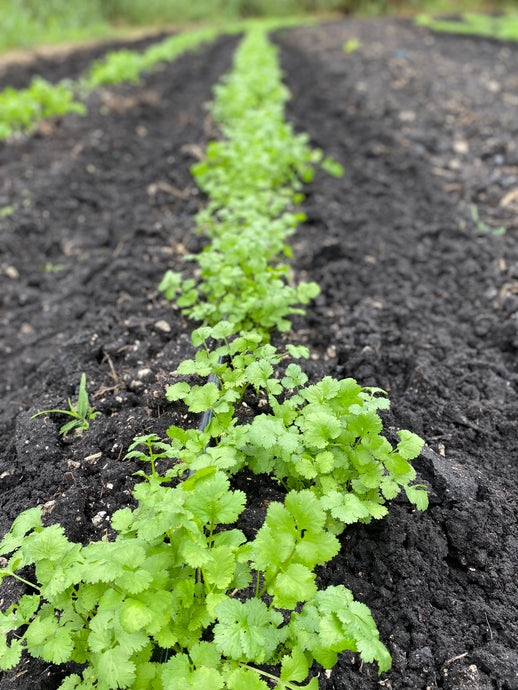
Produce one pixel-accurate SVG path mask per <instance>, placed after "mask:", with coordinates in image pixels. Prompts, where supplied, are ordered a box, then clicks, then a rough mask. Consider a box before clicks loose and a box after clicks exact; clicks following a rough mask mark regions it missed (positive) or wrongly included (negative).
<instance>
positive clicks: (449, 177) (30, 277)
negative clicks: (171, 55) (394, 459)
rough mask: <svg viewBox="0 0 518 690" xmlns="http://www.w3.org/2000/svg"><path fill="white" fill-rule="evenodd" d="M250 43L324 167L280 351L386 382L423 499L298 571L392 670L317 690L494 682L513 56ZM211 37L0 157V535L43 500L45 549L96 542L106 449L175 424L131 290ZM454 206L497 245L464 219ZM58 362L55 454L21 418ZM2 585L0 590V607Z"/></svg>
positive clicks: (512, 257)
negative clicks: (67, 408)
mask: <svg viewBox="0 0 518 690" xmlns="http://www.w3.org/2000/svg"><path fill="white" fill-rule="evenodd" d="M353 37H354V38H358V39H359V40H360V41H361V48H360V50H358V51H356V52H354V53H351V54H345V53H344V52H343V50H342V45H343V43H344V41H346V40H347V39H349V38H353ZM276 40H277V41H278V42H279V44H280V45H281V47H282V51H281V59H282V62H283V66H284V69H285V71H286V80H287V84H288V86H289V88H290V89H291V91H292V93H293V100H292V102H291V103H290V106H289V111H288V115H289V118H290V119H291V120H292V121H293V122H294V123H295V126H296V128H297V129H298V130H300V131H306V132H308V133H309V134H310V136H311V138H312V140H313V142H314V143H315V144H316V145H317V146H319V147H321V148H322V149H323V150H324V151H325V152H326V153H329V154H332V155H334V156H335V157H336V158H337V159H338V160H339V161H341V162H342V163H343V164H344V166H345V169H346V172H345V176H344V178H343V179H340V180H336V179H333V178H329V177H328V176H327V175H325V174H324V173H319V174H318V175H317V176H316V179H315V181H314V182H313V183H312V184H311V185H310V186H309V187H308V190H307V191H308V196H307V200H306V202H305V209H304V210H305V212H306V214H307V216H308V220H307V222H306V223H305V224H304V225H303V226H301V228H300V230H299V231H298V233H297V235H296V237H295V238H294V240H293V246H294V249H295V259H294V261H293V267H294V271H295V275H296V276H297V278H298V279H312V280H316V281H318V282H319V283H320V285H321V287H322V294H321V295H320V296H319V297H318V298H317V300H316V303H315V304H314V305H313V306H311V308H309V309H308V313H307V316H306V317H304V318H297V320H296V322H295V328H294V331H293V332H292V333H291V334H290V335H289V339H290V340H291V341H304V342H306V343H307V344H308V345H309V346H310V348H311V351H312V359H311V360H310V361H309V362H308V363H307V366H308V369H309V371H310V373H311V374H312V376H314V377H318V378H320V377H321V376H323V375H326V374H329V375H333V376H339V377H346V376H353V377H355V378H357V379H358V380H359V381H360V383H362V384H364V385H376V386H380V387H382V388H384V389H385V390H387V391H388V392H389V396H390V399H391V402H392V411H391V413H390V414H388V415H387V416H386V424H387V428H388V432H389V433H393V431H394V429H397V428H408V429H410V430H412V431H414V432H417V433H419V434H420V435H421V436H423V437H424V438H425V440H426V444H427V445H426V448H425V450H424V452H423V454H422V456H421V458H420V459H418V460H417V461H415V466H416V469H417V470H418V473H419V476H420V478H421V480H423V481H425V482H426V483H427V484H428V486H429V487H430V499H431V500H430V503H431V505H430V508H429V509H428V511H426V512H425V513H418V512H416V511H414V510H413V509H412V507H411V506H410V505H409V504H408V503H407V501H406V500H405V499H403V498H401V499H400V500H396V501H394V502H393V503H392V505H391V510H390V512H389V515H388V516H387V518H385V519H384V520H382V521H377V522H375V523H373V524H371V525H369V526H355V527H352V528H350V529H348V530H347V531H346V532H345V533H344V536H343V537H342V541H343V550H342V552H341V553H340V555H339V556H338V557H337V558H336V559H335V560H334V561H333V562H331V563H330V564H328V565H327V567H325V568H322V570H321V572H320V573H319V584H320V586H327V585H329V584H339V583H343V584H345V585H346V586H347V587H349V588H350V589H351V590H352V591H353V593H354V595H355V597H356V598H357V599H359V600H360V601H363V602H365V603H366V604H367V605H368V606H369V607H370V608H371V610H372V613H373V615H374V618H375V620H376V622H377V624H378V627H379V629H380V633H381V637H382V640H383V641H384V643H385V644H386V645H387V646H388V648H389V650H390V651H391V654H392V657H393V668H392V670H391V671H390V672H388V673H384V674H382V676H381V677H378V676H377V673H376V669H375V667H374V666H371V665H361V664H360V663H359V661H358V659H357V658H356V656H355V655H352V654H346V655H344V656H343V657H342V659H341V660H340V661H339V663H338V664H337V666H336V667H335V668H334V669H333V670H332V672H326V671H324V670H322V669H316V672H318V673H319V678H320V687H321V688H322V690H331V689H334V690H342V689H345V688H347V689H351V690H371V689H374V688H378V687H384V688H392V689H393V690H426V689H434V688H444V689H447V690H472V689H474V690H490V689H491V690H493V689H496V690H516V689H517V688H518V652H517V649H518V620H517V609H518V606H517V601H518V597H517V589H518V588H517V579H516V563H517V555H518V546H517V529H516V513H517V506H516V497H517V495H518V491H517V481H516V465H517V453H518V451H517V448H518V426H517V409H518V366H517V362H518V360H517V353H518V248H517V245H516V232H517V229H518V221H517V217H518V216H517V210H518V191H517V190H518V144H517V142H518V120H517V119H516V106H517V105H518V77H517V76H516V75H518V45H512V44H510V45H506V44H500V43H496V42H493V41H487V40H484V39H477V38H472V39H471V38H462V39H459V38H457V37H452V36H446V35H432V34H430V33H429V32H428V31H426V30H424V29H419V28H416V27H413V26H411V25H410V24H409V23H406V22H402V21H393V20H376V21H346V22H343V23H334V24H328V25H323V26H320V27H317V28H304V29H298V30H290V31H285V32H282V33H280V34H279V35H278V36H277V39H276ZM234 47H235V41H234V40H233V39H221V40H219V41H217V42H216V43H215V44H214V45H212V46H210V47H208V48H206V49H205V50H204V51H203V52H200V53H198V54H195V55H188V56H184V57H183V58H181V59H180V60H178V61H177V62H176V63H174V64H172V65H169V66H167V67H165V68H164V69H163V71H161V72H157V73H156V74H154V75H152V76H150V77H149V78H148V79H146V81H145V83H143V84H142V86H141V87H139V88H137V87H131V88H130V87H118V88H116V89H111V90H110V91H103V92H102V93H99V94H96V95H94V96H92V97H91V102H90V114H89V116H88V117H86V118H80V117H75V116H72V117H67V118H65V119H64V120H62V121H53V122H51V123H45V124H44V125H43V126H42V127H40V130H39V132H38V133H36V134H35V135H33V136H31V137H29V138H24V139H20V140H16V141H14V142H11V143H9V144H2V145H0V165H1V166H2V186H1V188H0V209H2V208H5V207H6V206H13V207H14V212H13V213H12V214H11V215H5V216H4V217H2V218H1V219H0V223H1V226H0V227H1V234H0V241H1V243H2V254H1V260H0V261H1V275H2V287H1V295H2V297H1V299H2V316H1V323H2V334H3V340H2V344H1V352H2V359H3V367H2V370H3V377H2V396H1V399H2V403H1V405H2V407H1V409H0V423H1V428H0V432H1V434H2V439H1V440H2V445H1V447H2V455H1V461H0V534H2V533H3V532H5V531H6V530H7V529H8V528H9V526H10V524H11V522H12V520H13V519H14V518H15V517H16V515H17V514H18V513H19V512H20V511H22V510H24V509H26V508H29V507H31V506H34V505H43V506H44V508H45V511H46V514H47V520H48V521H49V522H57V521H59V522H60V523H62V524H63V525H64V526H65V527H66V530H67V533H68V535H69V536H70V537H71V538H73V539H76V540H81V541H83V542H85V541H88V540H90V539H99V538H100V537H101V536H102V534H103V533H104V532H105V531H106V527H107V526H108V524H109V522H108V521H109V516H110V515H111V513H112V512H113V511H114V510H115V509H117V508H119V507H121V506H124V505H132V498H131V493H130V492H131V487H132V486H133V484H134V478H133V477H132V476H131V475H132V472H134V471H135V470H136V469H137V465H136V464H135V463H134V462H129V461H124V460H123V456H124V453H125V451H126V449H127V447H128V445H129V444H130V442H131V440H132V438H133V437H134V436H135V435H137V434H141V433H144V432H151V431H153V432H156V433H158V434H163V433H164V432H165V429H166V428H167V427H168V426H169V425H170V424H171V423H179V424H182V425H185V424H189V423H191V422H192V423H195V420H189V419H184V418H183V416H182V413H181V410H179V408H178V407H177V406H176V405H174V404H171V403H168V402H167V401H166V399H165V395H164V389H165V386H166V385H167V384H168V383H170V382H172V381H173V380H174V377H175V374H174V372H175V369H176V366H177V364H178V363H179V362H180V361H181V360H182V359H184V358H186V357H187V356H190V354H191V351H192V348H191V345H190V341H189V332H190V330H191V329H192V325H191V324H190V323H188V322H186V321H185V320H184V319H183V317H182V316H181V315H180V314H179V312H178V310H177V309H175V307H174V306H172V305H171V304H170V303H166V302H165V301H164V300H163V299H162V297H161V296H160V295H159V294H158V292H157V290H156V285H157V284H158V282H159V280H160V278H161V276H162V274H163V272H164V271H165V270H166V269H167V268H170V267H172V268H176V269H178V268H179V267H180V265H181V260H182V256H183V255H184V254H185V253H187V252H192V251H197V250H198V249H199V248H200V240H199V239H198V238H196V237H195V236H194V235H193V234H192V227H193V215H194V213H195V212H196V210H197V209H198V208H199V207H200V205H201V204H202V203H203V199H202V198H201V197H200V196H199V195H198V192H197V190H196V187H195V184H194V182H193V180H192V178H191V177H190V175H189V165H190V164H191V163H192V162H194V160H196V157H197V156H199V155H200V153H201V151H202V150H203V147H204V146H205V144H206V142H207V140H208V138H210V137H211V136H215V132H214V131H213V128H212V124H211V121H210V118H209V117H207V113H206V111H205V110H204V107H203V104H204V102H205V101H207V100H209V98H210V96H211V86H212V85H213V84H214V83H215V82H216V81H217V79H218V78H219V77H220V76H221V74H222V73H223V72H224V71H225V70H226V69H227V68H228V67H229V65H230V61H231V55H232V51H233V49H234ZM12 79H13V82H14V81H15V80H16V73H15V71H13V76H12ZM513 192H516V194H514V195H513ZM471 204H475V205H476V206H477V207H478V211H479V215H480V218H481V220H482V221H483V222H484V223H486V224H487V225H488V226H491V227H498V226H505V227H506V228H507V232H506V234H504V235H501V236H495V235H493V234H492V233H491V232H489V231H487V230H482V229H480V228H478V227H477V226H476V224H475V222H474V221H473V219H472V216H471V211H470V205H471ZM81 372H85V373H86V376H87V382H88V391H89V393H90V399H91V402H92V404H93V405H94V407H95V409H97V410H99V411H100V412H101V413H102V414H101V415H100V416H98V417H97V418H96V419H95V420H94V421H93V422H92V425H91V428H90V430H89V431H88V432H87V433H85V434H83V435H82V436H81V437H80V438H76V439H74V438H70V440H66V439H65V440H63V439H62V438H61V437H60V436H59V435H58V432H59V427H60V425H61V424H62V423H63V422H64V421H65V420H64V419H62V418H59V417H57V416H55V415H52V416H42V417H38V418H36V419H31V415H33V414H35V413H36V412H38V411H40V410H44V409H48V408H53V407H62V406H64V405H66V398H67V396H71V397H72V398H75V396H76V395H77V389H78V384H79V379H80V375H81ZM243 481H245V480H243ZM249 485H253V486H254V487H256V488H257V490H258V496H257V497H255V498H261V497H264V495H265V494H266V495H268V496H270V495H271V494H272V492H274V491H275V487H272V485H271V483H269V482H267V481H266V480H264V481H263V480H257V479H256V480H255V481H254V482H253V483H252V482H250V483H249ZM253 500H254V497H251V501H252V502H253ZM259 524H260V523H259V521H258V523H257V526H259ZM18 594H19V590H18V587H17V586H16V585H13V584H12V583H4V584H3V586H2V587H1V588H0V604H2V602H3V604H2V606H4V605H5V606H6V605H8V604H9V603H10V602H11V601H12V600H13V598H14V597H15V596H17V595H18ZM63 673H64V672H63V670H62V669H58V670H56V669H53V668H49V667H48V665H46V664H40V663H39V662H35V661H25V662H24V663H23V664H22V665H21V666H20V668H19V669H18V670H17V671H12V672H4V673H3V675H0V689H1V690H14V689H15V688H16V689H19V690H25V689H26V688H34V687H37V688H47V689H49V690H50V689H55V688H57V686H58V685H59V682H60V679H61V678H62V677H63Z"/></svg>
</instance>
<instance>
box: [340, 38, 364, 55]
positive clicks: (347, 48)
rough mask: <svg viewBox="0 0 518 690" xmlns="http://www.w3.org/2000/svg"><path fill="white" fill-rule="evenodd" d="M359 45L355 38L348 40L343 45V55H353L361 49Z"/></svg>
mask: <svg viewBox="0 0 518 690" xmlns="http://www.w3.org/2000/svg"><path fill="white" fill-rule="evenodd" d="M361 45H362V44H361V43H360V41H359V40H358V39H357V38H350V39H349V40H348V41H346V42H345V43H344V46H343V48H344V53H354V51H355V50H359V49H360V48H361Z"/></svg>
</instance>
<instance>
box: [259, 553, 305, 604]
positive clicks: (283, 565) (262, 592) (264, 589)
mask: <svg viewBox="0 0 518 690" xmlns="http://www.w3.org/2000/svg"><path fill="white" fill-rule="evenodd" d="M296 549H297V544H295V546H294V547H293V549H292V550H291V553H290V555H289V556H288V558H287V559H286V560H285V561H284V562H283V563H281V565H280V566H279V567H278V568H277V570H276V571H275V572H274V574H273V575H272V576H271V577H270V579H269V580H266V582H265V583H264V587H263V588H262V590H261V591H260V593H259V597H258V598H259V599H260V598H261V597H262V596H263V594H264V593H265V592H266V591H267V590H268V587H269V586H270V585H271V584H272V582H274V581H275V579H276V577H277V576H278V575H279V573H280V572H282V571H283V570H284V568H285V567H286V566H287V565H288V564H289V562H290V561H291V559H292V558H293V556H294V555H295V551H296Z"/></svg>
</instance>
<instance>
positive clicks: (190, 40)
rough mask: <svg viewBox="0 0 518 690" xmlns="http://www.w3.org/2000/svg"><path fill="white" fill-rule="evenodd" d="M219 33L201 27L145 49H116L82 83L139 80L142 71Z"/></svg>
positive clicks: (90, 71)
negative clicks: (139, 50) (141, 50)
mask: <svg viewBox="0 0 518 690" xmlns="http://www.w3.org/2000/svg"><path fill="white" fill-rule="evenodd" d="M217 35H218V30H217V29H199V30H197V31H189V32H185V33H180V34H177V35H175V36H170V37H169V38H166V39H165V40H164V41H160V42H159V43H155V44H154V45H152V46H150V47H149V48H148V49H147V50H145V51H143V52H138V51H135V50H113V51H111V52H109V53H108V54H107V55H105V56H104V57H103V58H102V59H100V60H96V61H95V62H94V63H93V64H92V66H91V67H90V70H89V71H88V74H87V76H86V78H85V80H84V81H83V86H85V87H86V88H90V89H94V88H96V87H98V86H102V85H106V84H119V83H120V82H123V81H128V82H134V83H136V82H138V81H139V79H140V76H141V74H142V73H143V72H150V71H151V70H152V69H154V68H155V67H156V65H157V63H159V62H171V61H173V60H174V59H175V58H177V57H178V55H181V54H182V53H184V52H186V51H187V50H193V49H195V48H197V47H199V46H200V45H201V44H202V43H204V42H207V41H212V40H214V38H215V37H216V36H217Z"/></svg>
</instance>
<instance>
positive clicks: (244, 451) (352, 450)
mask: <svg viewBox="0 0 518 690" xmlns="http://www.w3.org/2000/svg"><path fill="white" fill-rule="evenodd" d="M231 328H232V327H231V324H229V323H228V322H222V323H221V324H219V325H218V326H217V327H215V328H210V327H208V326H204V327H201V328H199V329H197V330H195V331H194V332H193V342H194V343H196V344H198V345H199V344H200V343H201V345H202V347H201V348H200V349H199V350H198V351H197V353H196V355H195V359H194V360H185V361H184V362H182V363H181V364H180V365H179V366H178V373H179V374H184V375H192V374H196V375H198V376H200V377H209V376H212V377H214V379H215V380H216V381H217V384H216V383H215V382H214V381H210V382H208V383H205V384H203V385H193V386H191V385H190V384H189V383H188V382H187V381H180V382H178V383H175V384H174V385H172V386H170V387H169V388H168V389H167V393H166V394H167V398H168V399H169V400H171V401H177V400H182V401H183V402H184V403H185V404H186V405H187V408H188V409H189V411H190V412H194V413H198V412H202V411H204V410H211V412H212V419H211V422H210V424H209V425H208V426H207V428H206V429H204V430H187V431H185V430H183V429H180V428H178V427H176V426H173V427H170V429H169V431H168V435H169V437H170V438H171V448H170V451H169V456H170V457H174V458H177V459H178V460H180V461H181V463H180V464H176V465H174V467H172V468H171V469H170V470H168V472H167V473H166V476H174V475H177V474H181V473H182V472H184V471H185V470H187V469H188V470H189V471H191V472H192V471H194V470H198V469H201V468H203V467H210V466H215V467H218V468H219V469H222V470H224V471H226V472H229V473H235V472H237V471H239V470H240V469H242V468H243V467H245V466H246V467H248V468H249V469H251V470H252V471H253V472H255V473H257V474H260V473H267V474H271V475H273V476H274V477H275V478H276V479H278V480H279V481H280V482H281V484H282V485H283V486H285V487H286V488H287V489H288V490H289V489H298V490H302V489H310V490H311V491H312V493H313V494H314V495H315V496H317V497H318V498H319V499H320V500H321V502H322V506H323V508H324V509H325V510H326V513H327V516H328V523H327V524H328V526H329V527H330V528H331V527H332V529H333V530H334V531H335V532H341V531H342V530H343V529H344V526H345V525H347V524H351V523H353V522H358V521H360V522H370V521H371V520H372V518H376V519H378V518H381V517H383V516H384V515H386V513H387V508H386V506H385V502H386V500H390V499H393V498H395V497H396V496H397V495H398V494H399V493H400V491H401V489H404V491H405V492H406V495H407V497H408V499H409V500H410V501H411V502H412V503H413V504H415V505H416V507H417V508H419V509H420V510H424V509H425V508H426V507H427V504H428V501H427V493H426V491H425V490H424V487H422V486H420V485H413V484H412V482H413V481H414V480H415V478H416V472H415V469H414V468H413V467H412V465H411V464H410V462H409V461H410V460H412V459H414V458H416V457H417V456H418V455H419V453H420V452H421V449H422V446H423V441H422V439H420V438H419V437H418V436H416V435H415V434H413V433H411V432H410V431H406V430H401V431H399V437H400V441H399V443H398V444H397V445H396V446H395V447H393V446H392V444H391V443H390V442H389V441H388V440H387V438H386V437H385V436H384V435H383V422H382V419H381V417H380V412H382V411H383V410H385V409H387V408H388V407H389V401H388V400H387V398H386V396H385V393H384V391H381V390H379V389H375V388H362V387H361V386H360V385H359V384H358V383H357V382H356V381H355V380H354V379H351V378H349V379H344V380H341V381H340V380H336V379H333V378H332V377H329V376H326V377H325V378H324V379H322V380H321V381H319V382H318V383H316V384H312V385H307V381H308V377H307V375H306V374H305V373H304V371H303V370H302V368H301V367H300V366H299V365H298V364H296V363H294V362H290V363H289V364H288V365H287V366H286V367H285V368H284V369H283V370H281V371H279V369H280V364H281V363H283V362H284V361H285V360H286V359H287V358H292V357H300V356H303V357H304V356H305V357H307V356H308V354H309V353H308V351H307V350H306V349H305V348H295V347H293V346H291V347H290V346H288V350H287V352H284V353H281V352H278V351H277V349H276V348H275V347H273V346H272V345H270V344H266V345H264V344H262V342H261V334H260V333H254V332H249V333H247V334H246V335H243V336H238V337H235V338H233V337H229V335H228V334H229V333H230V331H231ZM218 338H223V339H224V344H221V345H219V346H217V347H212V349H211V348H210V347H209V344H210V343H211V342H214V341H215V342H218ZM219 342H221V340H219ZM249 388H250V389H253V390H254V391H255V393H256V394H257V395H258V396H260V397H262V399H263V401H264V403H265V405H266V408H267V410H268V411H266V412H263V413H260V414H256V415H255V416H254V418H253V420H252V421H251V422H250V423H241V424H238V423H237V419H238V417H243V416H244V415H243V407H242V401H243V397H244V394H245V392H246V390H247V389H249ZM208 444H210V446H209V447H207V445H208Z"/></svg>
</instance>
